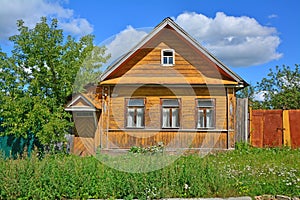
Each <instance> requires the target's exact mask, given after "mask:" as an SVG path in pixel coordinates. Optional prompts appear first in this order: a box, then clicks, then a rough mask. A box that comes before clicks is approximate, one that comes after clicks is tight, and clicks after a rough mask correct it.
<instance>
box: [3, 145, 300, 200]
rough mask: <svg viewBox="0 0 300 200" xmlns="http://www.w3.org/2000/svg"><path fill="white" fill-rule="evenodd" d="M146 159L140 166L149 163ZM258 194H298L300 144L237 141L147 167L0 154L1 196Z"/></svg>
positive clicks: (89, 159) (123, 196)
mask: <svg viewBox="0 0 300 200" xmlns="http://www.w3.org/2000/svg"><path fill="white" fill-rule="evenodd" d="M132 156H133V155H128V157H125V158H124V157H123V158H124V159H125V161H126V164H127V165H131V164H132V165H136V163H134V162H131V161H133V160H134V159H132V160H130V159H129V158H133V157H132ZM116 158H118V157H114V158H107V157H102V159H104V160H105V159H106V160H107V159H116ZM149 158H151V159H152V161H153V159H154V160H155V157H149ZM156 158H159V159H162V157H156ZM126 159H127V160H126ZM147 162H149V160H146V161H143V163H140V166H149V163H147ZM115 163H116V165H119V164H120V163H118V162H115ZM134 169H135V170H136V168H134ZM139 169H140V168H139ZM142 169H144V168H142ZM261 194H273V195H275V194H283V195H288V196H298V197H299V196H300V150H292V149H287V148H282V149H280V148H275V149H256V148H250V147H248V146H245V145H238V149H237V150H234V151H228V152H223V153H216V154H210V155H208V156H205V157H200V156H197V155H189V156H181V157H180V158H178V159H177V160H176V161H175V162H173V163H172V164H170V165H168V166H166V167H164V168H162V169H159V170H155V171H150V172H147V173H128V172H122V171H118V170H115V169H113V168H110V167H108V166H107V165H105V164H103V163H102V162H100V161H99V160H97V159H95V158H94V157H85V158H81V157H77V156H72V155H47V156H46V157H45V158H43V159H41V160H39V159H38V158H36V157H32V158H27V159H16V160H5V159H1V160H0V199H17V198H22V199H41V198H44V199H61V198H77V199H78V198H83V199H86V198H104V199H105V198H106V199H107V198H124V199H132V198H138V199H154V198H171V197H187V198H188V197H229V196H245V195H249V196H256V195H261Z"/></svg>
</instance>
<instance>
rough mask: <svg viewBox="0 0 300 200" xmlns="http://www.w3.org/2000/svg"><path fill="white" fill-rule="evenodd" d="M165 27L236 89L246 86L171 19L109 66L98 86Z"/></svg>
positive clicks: (162, 23) (163, 22) (167, 19)
mask: <svg viewBox="0 0 300 200" xmlns="http://www.w3.org/2000/svg"><path fill="white" fill-rule="evenodd" d="M166 26H170V27H171V28H172V29H174V30H175V32H176V33H177V34H179V35H180V36H182V37H183V38H184V39H186V40H187V41H188V42H189V43H190V44H191V45H192V46H193V47H195V48H196V50H198V51H200V52H201V53H203V54H204V55H205V56H206V57H207V58H209V60H210V61H211V62H213V63H214V64H216V65H217V66H218V67H219V68H220V69H221V70H223V71H224V72H225V73H226V74H227V75H229V76H230V77H231V78H233V79H234V80H235V81H236V82H237V85H236V86H235V87H237V88H243V87H245V86H247V85H248V83H246V82H245V81H244V80H243V79H242V78H241V77H240V76H238V75H237V74H236V73H234V72H233V71H232V70H231V69H229V68H228V67H227V66H226V65H225V64H223V63H222V62H221V61H219V60H218V59H217V58H216V57H214V56H213V55H212V54H211V53H209V52H208V51H207V50H206V49H205V48H204V47H202V46H201V45H200V44H199V43H198V42H197V41H196V40H195V39H194V38H192V37H191V36H190V35H189V34H188V33H187V32H185V31H184V30H183V29H182V28H181V27H180V26H179V25H177V24H176V23H175V22H174V21H173V20H172V19H171V18H166V19H164V20H163V21H162V22H161V23H160V24H159V25H158V26H156V27H155V28H154V30H153V31H152V32H151V33H149V34H148V35H147V36H145V37H144V38H143V39H142V41H141V42H139V43H138V44H137V45H136V46H135V47H133V48H132V49H131V50H130V51H129V52H128V53H126V54H125V55H124V56H123V57H120V58H119V59H118V60H117V61H115V62H114V63H113V64H112V65H111V66H109V67H108V68H107V69H106V70H105V71H104V72H103V74H102V75H101V76H100V84H101V83H102V82H103V81H105V79H106V78H108V77H109V75H110V74H111V73H113V72H114V71H115V70H116V69H118V68H119V67H120V66H121V65H122V63H124V62H125V61H126V60H127V59H129V58H130V57H131V56H133V55H134V53H135V52H137V51H138V50H139V49H141V48H142V47H143V46H144V45H145V44H146V43H147V42H149V41H150V40H151V39H152V38H153V37H154V36H155V35H156V34H158V33H159V32H160V31H161V30H162V29H163V28H165V27H166Z"/></svg>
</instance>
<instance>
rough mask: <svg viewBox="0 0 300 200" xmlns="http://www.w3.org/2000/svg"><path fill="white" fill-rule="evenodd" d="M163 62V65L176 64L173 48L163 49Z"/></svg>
mask: <svg viewBox="0 0 300 200" xmlns="http://www.w3.org/2000/svg"><path fill="white" fill-rule="evenodd" d="M161 64H162V65H163V66H173V65H174V64H175V52H174V50H173V49H163V50H161Z"/></svg>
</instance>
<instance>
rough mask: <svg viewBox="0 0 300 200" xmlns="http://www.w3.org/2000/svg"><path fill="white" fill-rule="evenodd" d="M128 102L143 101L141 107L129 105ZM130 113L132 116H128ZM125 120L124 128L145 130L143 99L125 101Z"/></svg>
mask: <svg viewBox="0 0 300 200" xmlns="http://www.w3.org/2000/svg"><path fill="white" fill-rule="evenodd" d="M130 100H140V101H143V105H129V101H130ZM140 111H141V112H140ZM132 112H133V116H131V115H130V113H132ZM139 112H140V113H139ZM130 117H131V118H130ZM139 117H140V118H139ZM125 118H126V124H125V127H126V128H133V129H134V128H137V129H139V128H145V99H143V98H128V99H126V116H125ZM138 121H139V122H138Z"/></svg>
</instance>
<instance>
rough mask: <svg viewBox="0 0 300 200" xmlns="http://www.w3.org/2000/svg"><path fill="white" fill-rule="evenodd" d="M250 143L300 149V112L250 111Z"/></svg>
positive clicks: (257, 145) (260, 145)
mask: <svg viewBox="0 0 300 200" xmlns="http://www.w3.org/2000/svg"><path fill="white" fill-rule="evenodd" d="M250 143H251V145H253V146H255V147H281V146H290V147H292V148H300V110H250Z"/></svg>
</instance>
